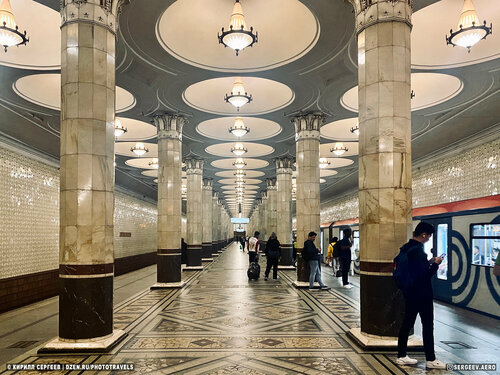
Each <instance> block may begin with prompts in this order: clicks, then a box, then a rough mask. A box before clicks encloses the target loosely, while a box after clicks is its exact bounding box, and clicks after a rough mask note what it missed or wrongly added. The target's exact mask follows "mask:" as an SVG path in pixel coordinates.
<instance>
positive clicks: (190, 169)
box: [184, 158, 205, 174]
mask: <svg viewBox="0 0 500 375" xmlns="http://www.w3.org/2000/svg"><path fill="white" fill-rule="evenodd" d="M204 162H205V160H203V159H196V158H188V159H185V160H184V163H186V173H187V174H203V163H204Z"/></svg>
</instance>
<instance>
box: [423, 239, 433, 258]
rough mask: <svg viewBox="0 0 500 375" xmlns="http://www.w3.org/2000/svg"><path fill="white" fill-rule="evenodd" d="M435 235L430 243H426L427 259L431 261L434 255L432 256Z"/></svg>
mask: <svg viewBox="0 0 500 375" xmlns="http://www.w3.org/2000/svg"><path fill="white" fill-rule="evenodd" d="M433 244H434V235H432V236H431V237H430V238H429V241H427V242H426V243H424V251H425V253H426V254H427V259H431V258H432V257H433V256H434V254H432V248H433V247H434V245H433Z"/></svg>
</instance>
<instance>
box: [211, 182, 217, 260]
mask: <svg viewBox="0 0 500 375" xmlns="http://www.w3.org/2000/svg"><path fill="white" fill-rule="evenodd" d="M218 202H219V195H218V193H217V192H216V191H214V192H213V195H212V224H211V227H212V257H216V256H219V252H218V251H217V250H218V249H217V240H218V239H217V227H218V224H217V217H218V216H217V208H218V206H217V203H218Z"/></svg>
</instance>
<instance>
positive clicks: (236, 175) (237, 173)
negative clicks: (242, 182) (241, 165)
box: [234, 170, 247, 178]
mask: <svg viewBox="0 0 500 375" xmlns="http://www.w3.org/2000/svg"><path fill="white" fill-rule="evenodd" d="M246 175H247V174H246V173H245V172H244V171H241V170H239V171H238V170H236V171H234V176H235V177H236V178H243V177H245V176H246Z"/></svg>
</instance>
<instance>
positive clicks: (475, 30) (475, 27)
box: [446, 0, 492, 53]
mask: <svg viewBox="0 0 500 375" xmlns="http://www.w3.org/2000/svg"><path fill="white" fill-rule="evenodd" d="M491 29H492V24H491V23H490V26H489V27H488V26H486V21H484V22H483V24H482V25H481V23H480V22H479V17H478V16H477V13H476V9H475V8H474V4H472V0H464V6H463V7H462V14H461V15H460V19H459V20H458V30H457V31H455V32H453V29H450V36H446V44H451V45H452V46H453V47H455V46H460V47H464V48H467V51H468V52H469V53H470V49H471V48H472V47H473V46H474V45H475V44H477V43H478V42H479V41H480V40H482V39H486V37H487V36H488V35H489V34H491Z"/></svg>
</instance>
